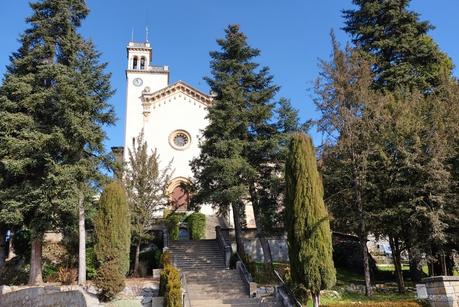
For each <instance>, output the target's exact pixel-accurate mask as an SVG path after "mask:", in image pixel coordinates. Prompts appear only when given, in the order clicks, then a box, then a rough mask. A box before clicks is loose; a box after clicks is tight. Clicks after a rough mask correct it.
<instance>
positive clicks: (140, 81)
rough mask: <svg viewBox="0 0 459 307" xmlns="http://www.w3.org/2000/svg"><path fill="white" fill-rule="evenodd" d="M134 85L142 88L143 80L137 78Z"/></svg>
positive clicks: (133, 82)
mask: <svg viewBox="0 0 459 307" xmlns="http://www.w3.org/2000/svg"><path fill="white" fill-rule="evenodd" d="M132 84H134V85H135V86H141V85H142V84H143V80H142V79H140V78H135V79H134V80H133V81H132Z"/></svg>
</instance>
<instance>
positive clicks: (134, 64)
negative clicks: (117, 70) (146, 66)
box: [132, 56, 139, 69]
mask: <svg viewBox="0 0 459 307" xmlns="http://www.w3.org/2000/svg"><path fill="white" fill-rule="evenodd" d="M138 60H139V59H138V58H137V57H136V56H135V57H134V59H133V60H132V69H137V65H138V64H137V62H138Z"/></svg>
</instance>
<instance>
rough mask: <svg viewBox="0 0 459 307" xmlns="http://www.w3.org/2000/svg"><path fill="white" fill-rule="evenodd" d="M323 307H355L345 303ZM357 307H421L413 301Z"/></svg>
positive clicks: (360, 306) (374, 303)
mask: <svg viewBox="0 0 459 307" xmlns="http://www.w3.org/2000/svg"><path fill="white" fill-rule="evenodd" d="M323 306H324V307H355V306H356V304H355V303H347V304H346V303H345V304H328V305H323ZM357 306H359V307H422V304H420V303H418V302H414V301H406V302H368V303H360V304H358V305H357Z"/></svg>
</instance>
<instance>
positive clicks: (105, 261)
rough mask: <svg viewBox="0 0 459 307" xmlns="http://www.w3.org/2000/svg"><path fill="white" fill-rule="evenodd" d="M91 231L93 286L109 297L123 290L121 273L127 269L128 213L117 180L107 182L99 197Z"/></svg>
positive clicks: (129, 236)
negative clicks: (94, 267)
mask: <svg viewBox="0 0 459 307" xmlns="http://www.w3.org/2000/svg"><path fill="white" fill-rule="evenodd" d="M94 231H95V246H94V251H95V254H96V258H97V261H98V263H99V265H100V266H99V269H98V270H97V277H96V286H97V287H98V288H100V289H101V290H102V292H101V295H102V296H104V297H105V298H106V299H109V298H111V297H112V296H113V295H114V294H116V293H117V292H119V291H121V290H122V289H123V287H124V276H125V275H126V273H127V272H128V270H129V250H130V243H131V222H130V213H129V205H128V203H127V200H126V192H125V191H124V189H123V187H122V185H121V184H120V183H119V182H116V181H114V182H112V183H110V184H108V185H107V186H106V187H105V189H104V191H103V193H102V195H101V196H100V200H99V206H98V210H97V215H96V217H95V219H94ZM120 276H121V277H122V282H120Z"/></svg>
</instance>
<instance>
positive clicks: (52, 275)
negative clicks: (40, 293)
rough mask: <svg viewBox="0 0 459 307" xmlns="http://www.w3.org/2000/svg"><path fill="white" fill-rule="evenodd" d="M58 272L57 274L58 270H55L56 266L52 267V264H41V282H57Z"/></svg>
mask: <svg viewBox="0 0 459 307" xmlns="http://www.w3.org/2000/svg"><path fill="white" fill-rule="evenodd" d="M58 272H59V269H58V268H57V266H56V265H54V264H52V263H45V264H43V268H42V274H43V280H44V281H45V282H55V281H57V274H58Z"/></svg>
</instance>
